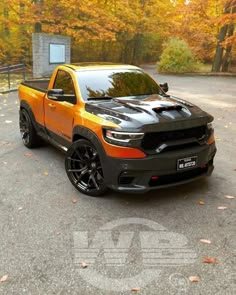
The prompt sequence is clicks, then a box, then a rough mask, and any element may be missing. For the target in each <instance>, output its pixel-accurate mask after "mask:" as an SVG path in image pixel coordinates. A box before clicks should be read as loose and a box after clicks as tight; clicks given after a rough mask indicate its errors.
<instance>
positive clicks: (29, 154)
mask: <svg viewBox="0 0 236 295" xmlns="http://www.w3.org/2000/svg"><path fill="white" fill-rule="evenodd" d="M24 156H25V157H28V158H31V157H33V154H31V153H25V154H24Z"/></svg>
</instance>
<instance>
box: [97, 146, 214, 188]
mask: <svg viewBox="0 0 236 295" xmlns="http://www.w3.org/2000/svg"><path fill="white" fill-rule="evenodd" d="M215 153H216V147H215V144H211V145H204V146H199V147H194V148H189V149H184V150H181V151H180V150H178V151H171V152H166V153H162V154H157V155H153V156H147V157H146V158H143V159H118V158H111V157H106V158H104V159H103V170H104V177H105V182H106V184H107V186H108V187H110V188H111V189H113V190H116V191H120V192H130V193H144V192H147V191H149V190H153V189H158V188H163V187H170V186H174V185H178V184H183V183H188V182H190V181H193V180H196V179H199V178H201V177H204V176H209V175H211V173H212V171H213V169H214V166H213V159H214V156H215ZM188 157H189V158H191V157H193V158H194V159H197V160H196V165H195V167H191V168H186V169H182V170H179V169H178V167H177V165H178V161H179V159H183V158H184V159H185V158H188Z"/></svg>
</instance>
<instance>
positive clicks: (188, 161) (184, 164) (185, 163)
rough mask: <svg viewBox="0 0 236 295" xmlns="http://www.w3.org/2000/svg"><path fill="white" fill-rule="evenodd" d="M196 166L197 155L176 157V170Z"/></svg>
mask: <svg viewBox="0 0 236 295" xmlns="http://www.w3.org/2000/svg"><path fill="white" fill-rule="evenodd" d="M196 166H197V156H194V157H188V158H183V159H178V161H177V170H182V169H188V168H193V167H196Z"/></svg>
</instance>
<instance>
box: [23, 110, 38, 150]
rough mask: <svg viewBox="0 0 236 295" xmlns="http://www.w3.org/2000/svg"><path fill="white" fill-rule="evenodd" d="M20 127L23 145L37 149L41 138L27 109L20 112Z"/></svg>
mask: <svg viewBox="0 0 236 295" xmlns="http://www.w3.org/2000/svg"><path fill="white" fill-rule="evenodd" d="M19 125H20V134H21V139H22V141H23V144H24V145H25V146H26V147H28V148H33V147H36V146H37V145H38V144H39V137H38V135H37V133H36V131H35V128H34V125H33V123H32V120H31V118H30V116H29V114H28V112H27V111H26V110H25V109H21V110H20V118H19Z"/></svg>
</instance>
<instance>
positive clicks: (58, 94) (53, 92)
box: [47, 89, 64, 101]
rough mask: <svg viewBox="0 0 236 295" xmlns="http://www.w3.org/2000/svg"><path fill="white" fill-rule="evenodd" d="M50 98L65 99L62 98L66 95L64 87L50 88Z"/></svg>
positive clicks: (48, 93)
mask: <svg viewBox="0 0 236 295" xmlns="http://www.w3.org/2000/svg"><path fill="white" fill-rule="evenodd" d="M47 95H48V98H49V99H51V100H57V101H63V100H61V98H62V97H63V95H64V91H63V89H50V90H48V92H47Z"/></svg>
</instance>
